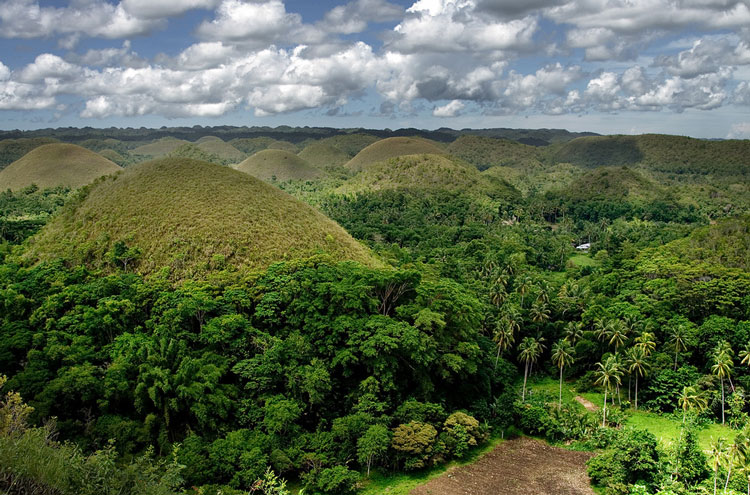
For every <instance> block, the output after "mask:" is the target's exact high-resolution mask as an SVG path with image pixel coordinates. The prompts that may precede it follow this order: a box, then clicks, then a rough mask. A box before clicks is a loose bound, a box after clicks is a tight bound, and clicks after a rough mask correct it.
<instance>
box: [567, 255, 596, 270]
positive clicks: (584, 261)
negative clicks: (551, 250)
mask: <svg viewBox="0 0 750 495" xmlns="http://www.w3.org/2000/svg"><path fill="white" fill-rule="evenodd" d="M570 261H571V262H573V264H574V265H576V266H581V267H583V266H591V267H595V266H599V264H598V263H597V262H596V261H594V259H593V258H592V257H591V256H589V255H588V254H582V253H581V254H574V255H573V256H571V257H570Z"/></svg>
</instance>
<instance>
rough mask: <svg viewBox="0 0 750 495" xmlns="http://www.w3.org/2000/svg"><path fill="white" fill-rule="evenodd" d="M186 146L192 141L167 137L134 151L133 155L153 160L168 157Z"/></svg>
mask: <svg viewBox="0 0 750 495" xmlns="http://www.w3.org/2000/svg"><path fill="white" fill-rule="evenodd" d="M185 144H192V143H190V141H185V140H184V139H176V138H173V137H165V138H161V139H159V140H157V141H154V142H153V143H149V144H144V145H142V146H138V147H137V148H135V149H134V150H132V152H131V153H133V154H134V155H143V156H149V157H152V158H159V157H162V156H167V155H168V154H170V153H172V152H173V151H174V150H176V149H177V148H179V147H180V146H183V145H185Z"/></svg>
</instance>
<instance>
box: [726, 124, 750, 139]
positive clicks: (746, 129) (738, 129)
mask: <svg viewBox="0 0 750 495" xmlns="http://www.w3.org/2000/svg"><path fill="white" fill-rule="evenodd" d="M727 139H750V122H739V123H737V124H733V125H732V129H731V130H730V131H729V134H727Z"/></svg>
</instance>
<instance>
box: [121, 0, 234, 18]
mask: <svg viewBox="0 0 750 495" xmlns="http://www.w3.org/2000/svg"><path fill="white" fill-rule="evenodd" d="M218 4H219V0H157V1H155V0H122V7H123V8H124V9H125V11H126V12H128V13H129V14H131V15H133V16H135V17H139V18H141V19H158V18H163V17H170V16H174V15H179V14H184V13H185V12H187V11H189V10H193V9H213V8H214V7H216V6H217V5H218Z"/></svg>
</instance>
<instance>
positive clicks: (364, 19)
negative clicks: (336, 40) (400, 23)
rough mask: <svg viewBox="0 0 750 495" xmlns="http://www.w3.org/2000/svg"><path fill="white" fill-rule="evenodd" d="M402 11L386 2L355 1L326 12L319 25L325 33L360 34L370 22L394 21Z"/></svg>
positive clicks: (399, 16)
mask: <svg viewBox="0 0 750 495" xmlns="http://www.w3.org/2000/svg"><path fill="white" fill-rule="evenodd" d="M403 15H404V9H403V8H401V7H400V6H399V5H396V4H394V3H390V2H387V1H386V0H355V1H354V2H350V3H347V4H345V5H339V6H336V7H334V8H333V9H331V10H330V11H328V12H327V13H326V15H325V17H324V18H323V21H322V22H321V23H320V27H321V28H322V29H323V30H324V31H326V32H327V33H341V34H352V33H361V32H362V31H364V30H365V29H367V26H368V24H369V23H371V22H388V21H396V20H399V19H401V18H402V17H403Z"/></svg>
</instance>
